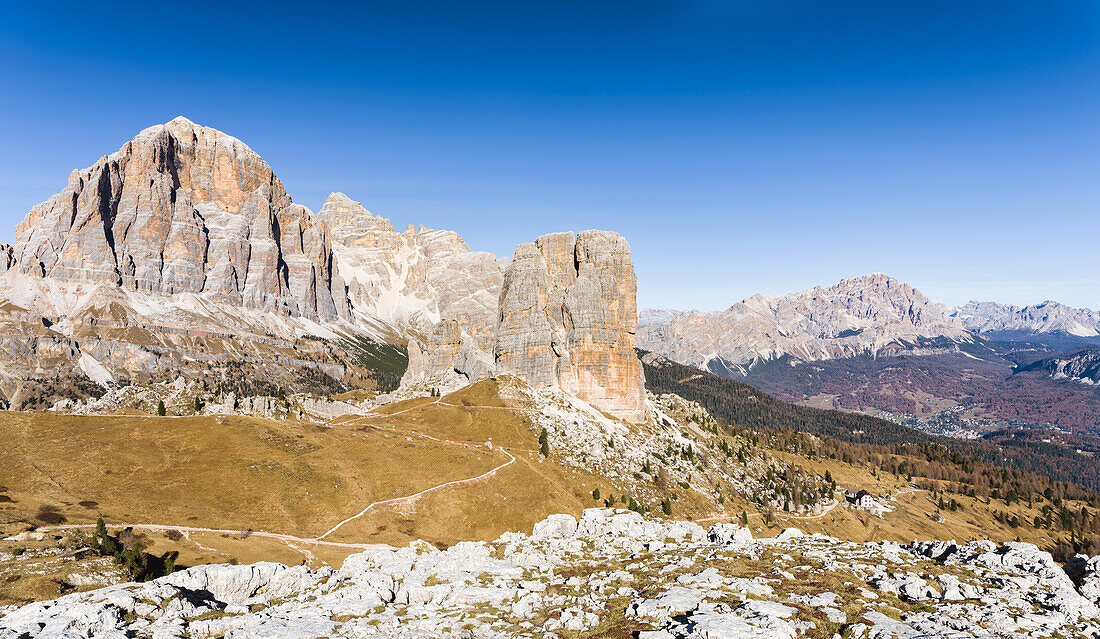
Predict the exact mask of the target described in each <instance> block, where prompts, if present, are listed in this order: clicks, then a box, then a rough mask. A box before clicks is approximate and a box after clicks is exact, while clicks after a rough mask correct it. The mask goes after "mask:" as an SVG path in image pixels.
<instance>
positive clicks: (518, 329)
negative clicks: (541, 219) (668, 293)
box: [493, 231, 645, 421]
mask: <svg viewBox="0 0 1100 639" xmlns="http://www.w3.org/2000/svg"><path fill="white" fill-rule="evenodd" d="M636 296H637V280H636V277H635V275H634V264H633V262H632V261H631V259H630V246H629V245H628V244H627V242H626V240H625V239H624V238H623V237H622V236H620V235H619V234H618V233H613V232H609V231H584V232H582V233H580V234H579V235H577V236H575V237H574V235H573V233H554V234H551V235H544V236H542V237H540V238H538V239H537V240H536V241H535V242H529V243H525V244H521V245H520V246H519V247H518V248H517V249H516V252H515V255H514V257H513V259H512V263H511V265H510V266H509V267H508V270H507V272H506V273H505V275H504V284H503V287H502V288H501V292H500V304H499V313H498V324H497V328H496V340H495V342H494V345H493V358H494V362H495V364H496V367H497V372H500V373H513V374H515V375H518V376H520V377H522V378H524V379H526V380H527V382H528V383H530V384H531V385H532V386H536V387H538V386H551V387H557V388H561V389H562V390H564V391H566V392H568V393H570V394H572V395H575V396H577V397H579V398H581V399H583V400H585V401H587V402H589V403H591V404H592V405H594V406H596V407H598V408H600V409H602V410H605V411H607V412H609V413H611V414H613V415H615V416H617V417H621V418H623V419H627V420H632V421H640V420H641V419H643V418H644V414H645V380H644V378H643V376H642V367H641V364H640V363H639V361H638V358H637V356H636V355H635V353H634V345H635V339H636V337H635V333H636V331H637V325H638V314H637V301H636Z"/></svg>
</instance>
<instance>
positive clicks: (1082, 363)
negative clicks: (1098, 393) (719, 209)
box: [1021, 349, 1100, 386]
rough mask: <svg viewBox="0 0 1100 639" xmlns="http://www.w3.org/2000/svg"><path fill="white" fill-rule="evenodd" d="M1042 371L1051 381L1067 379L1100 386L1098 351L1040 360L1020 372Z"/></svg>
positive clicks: (1093, 350)
mask: <svg viewBox="0 0 1100 639" xmlns="http://www.w3.org/2000/svg"><path fill="white" fill-rule="evenodd" d="M1025 371H1042V372H1044V373H1046V374H1047V375H1048V376H1050V377H1051V379H1068V380H1073V381H1075V382H1080V383H1082V384H1087V385H1089V386H1100V350H1097V349H1085V350H1082V351H1078V352H1076V353H1067V354H1064V355H1059V356H1056V357H1049V358H1046V359H1041V360H1039V361H1037V362H1035V363H1034V364H1031V365H1029V366H1025V367H1023V368H1022V369H1021V372H1025Z"/></svg>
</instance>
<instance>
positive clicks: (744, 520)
mask: <svg viewBox="0 0 1100 639" xmlns="http://www.w3.org/2000/svg"><path fill="white" fill-rule="evenodd" d="M741 525H742V526H744V527H745V528H748V527H749V514H748V513H747V512H745V511H744V510H742V511H741Z"/></svg>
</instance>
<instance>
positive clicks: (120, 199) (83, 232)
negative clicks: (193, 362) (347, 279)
mask: <svg viewBox="0 0 1100 639" xmlns="http://www.w3.org/2000/svg"><path fill="white" fill-rule="evenodd" d="M16 236H17V239H16V243H15V248H14V256H15V259H16V260H17V262H18V264H19V268H20V269H21V270H22V272H24V273H26V274H28V275H33V276H38V277H48V278H51V279H53V280H55V281H60V282H73V283H88V284H113V285H118V286H121V287H123V288H126V289H129V290H136V291H141V292H148V293H155V294H165V295H171V294H178V293H198V294H201V295H202V296H203V297H204V298H206V299H210V300H213V301H219V302H229V303H232V304H238V305H243V306H248V307H253V308H258V309H262V310H265V311H275V312H279V313H284V314H287V315H296V316H297V315H300V316H305V317H312V318H319V319H326V320H327V319H332V318H335V317H337V316H341V315H345V316H346V315H347V313H348V304H347V300H346V297H345V294H344V287H343V285H342V283H340V282H339V281H338V279H334V278H333V264H332V251H331V244H330V241H329V236H328V230H327V228H326V227H325V225H324V224H321V223H319V221H317V220H316V219H315V218H314V217H313V215H312V214H311V213H310V212H309V210H308V209H306V208H305V207H302V206H299V205H296V204H294V203H293V202H291V199H290V196H288V195H287V193H286V190H285V189H284V188H283V184H282V182H280V181H279V179H278V178H277V177H276V176H275V174H274V173H273V172H272V170H271V167H269V166H268V165H267V163H266V162H264V161H263V159H261V158H260V156H259V155H257V154H256V153H255V152H254V151H252V149H250V148H248V147H247V146H246V145H245V144H244V143H243V142H241V141H240V140H237V139H236V138H233V137H230V136H228V135H226V134H224V133H221V132H220V131H216V130H214V129H211V128H207V127H203V126H198V125H196V124H194V123H193V122H191V121H190V120H187V119H186V118H182V117H180V118H176V119H175V120H172V121H171V122H169V123H167V124H161V125H156V126H153V127H150V128H148V129H145V130H144V131H142V132H141V133H139V134H138V135H137V137H135V138H134V139H133V140H131V141H130V142H127V143H126V144H125V145H123V147H122V148H121V149H119V150H118V152H116V153H113V154H111V155H109V156H106V157H103V158H101V159H100V160H99V161H98V162H96V163H95V164H94V165H92V166H91V167H89V168H87V169H83V170H78V171H73V173H72V174H71V175H70V176H69V181H68V184H67V185H66V186H65V188H64V189H62V191H61V192H60V193H58V194H57V195H54V196H53V197H51V198H50V199H48V200H46V201H45V202H43V203H42V204H39V205H38V206H36V207H34V208H33V209H31V211H30V213H29V214H28V215H27V217H26V219H24V220H23V222H22V223H21V224H19V225H18V226H17V227H16Z"/></svg>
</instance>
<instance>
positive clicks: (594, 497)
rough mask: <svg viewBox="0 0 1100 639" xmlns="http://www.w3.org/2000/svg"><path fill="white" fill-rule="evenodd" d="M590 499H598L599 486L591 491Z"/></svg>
mask: <svg viewBox="0 0 1100 639" xmlns="http://www.w3.org/2000/svg"><path fill="white" fill-rule="evenodd" d="M592 499H594V500H596V501H599V500H600V489H599V488H597V489H595V490H593V491H592Z"/></svg>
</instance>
